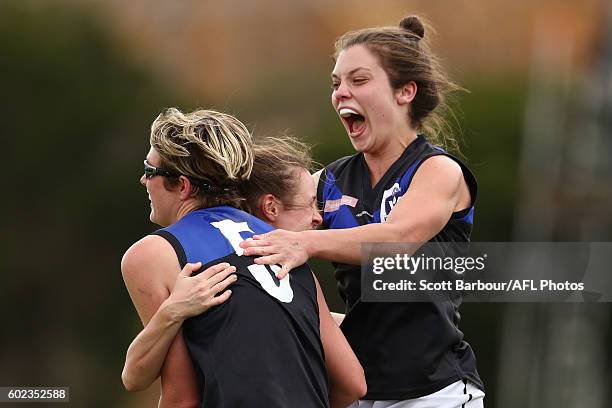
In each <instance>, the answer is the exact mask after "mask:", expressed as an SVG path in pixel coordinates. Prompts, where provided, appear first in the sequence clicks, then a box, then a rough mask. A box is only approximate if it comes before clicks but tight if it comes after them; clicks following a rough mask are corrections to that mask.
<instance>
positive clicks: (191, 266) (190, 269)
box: [179, 262, 202, 276]
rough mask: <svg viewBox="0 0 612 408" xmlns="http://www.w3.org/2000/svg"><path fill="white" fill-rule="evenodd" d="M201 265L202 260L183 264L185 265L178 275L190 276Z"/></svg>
mask: <svg viewBox="0 0 612 408" xmlns="http://www.w3.org/2000/svg"><path fill="white" fill-rule="evenodd" d="M201 267H202V262H196V263H188V264H185V267H184V268H183V269H181V272H180V273H179V275H181V276H191V274H192V273H194V272H195V271H197V270H198V269H200V268H201Z"/></svg>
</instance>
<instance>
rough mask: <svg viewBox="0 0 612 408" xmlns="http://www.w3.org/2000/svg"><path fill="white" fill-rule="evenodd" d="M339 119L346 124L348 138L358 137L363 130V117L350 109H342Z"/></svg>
mask: <svg viewBox="0 0 612 408" xmlns="http://www.w3.org/2000/svg"><path fill="white" fill-rule="evenodd" d="M339 113H340V117H341V118H342V120H343V121H344V122H345V123H346V125H347V127H348V129H349V134H350V136H357V135H359V134H360V133H361V132H362V131H363V129H364V128H365V117H364V116H363V115H362V114H360V113H359V112H357V111H355V110H353V109H351V108H342V109H340V111H339Z"/></svg>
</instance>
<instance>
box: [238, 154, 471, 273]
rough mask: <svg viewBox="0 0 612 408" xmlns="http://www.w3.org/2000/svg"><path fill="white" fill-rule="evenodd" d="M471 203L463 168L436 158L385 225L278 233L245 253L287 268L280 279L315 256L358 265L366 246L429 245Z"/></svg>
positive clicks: (253, 244)
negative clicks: (362, 250)
mask: <svg viewBox="0 0 612 408" xmlns="http://www.w3.org/2000/svg"><path fill="white" fill-rule="evenodd" d="M470 202H471V199H470V194H469V190H468V188H467V184H466V183H465V180H464V179H463V173H462V171H461V168H460V166H459V165H458V164H457V163H456V162H454V161H453V160H452V159H449V158H448V157H445V156H434V157H431V158H429V159H427V160H426V161H425V162H423V164H422V165H421V166H420V168H419V169H418V170H417V172H416V174H415V176H414V179H413V180H412V183H411V185H410V189H409V190H408V192H406V194H405V195H404V196H403V197H402V198H401V199H400V200H399V201H398V203H397V205H396V206H395V207H393V210H391V213H390V214H389V218H388V219H387V222H385V223H375V224H368V225H363V226H360V227H355V228H346V229H334V230H315V231H302V232H290V231H283V230H276V231H272V232H269V233H266V234H263V235H261V236H255V237H254V238H255V239H252V240H246V241H244V242H242V243H241V246H242V247H243V248H246V249H245V255H255V256H257V255H261V256H262V257H261V258H257V259H256V260H255V262H256V263H259V264H268V263H276V264H280V265H282V266H283V268H282V270H281V272H280V273H279V274H278V275H279V278H282V277H283V276H284V275H286V274H287V272H288V271H289V270H290V269H292V268H294V267H295V266H298V265H301V264H303V263H304V262H305V261H306V260H307V259H308V258H310V257H318V258H323V259H327V260H330V261H335V262H344V263H349V264H354V265H359V264H360V263H361V245H360V244H361V243H363V242H403V243H415V244H418V243H424V242H427V241H429V240H430V239H431V238H432V237H433V236H435V235H436V234H437V233H438V232H440V231H441V230H442V228H443V227H444V225H445V224H446V223H447V222H448V220H449V219H450V217H451V215H452V213H453V212H454V211H458V210H460V209H463V208H467V207H469V205H470ZM414 214H418V216H414ZM411 215H412V216H411ZM416 249H418V245H416V246H415V248H414V250H416Z"/></svg>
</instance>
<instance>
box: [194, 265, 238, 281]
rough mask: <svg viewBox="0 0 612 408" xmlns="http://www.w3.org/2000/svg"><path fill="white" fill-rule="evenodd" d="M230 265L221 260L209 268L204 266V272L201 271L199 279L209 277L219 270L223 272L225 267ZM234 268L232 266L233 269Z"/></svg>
mask: <svg viewBox="0 0 612 408" xmlns="http://www.w3.org/2000/svg"><path fill="white" fill-rule="evenodd" d="M230 266H231V265H230V264H228V263H227V262H222V263H219V264H216V265H213V266H211V267H209V268H206V270H205V271H204V272H202V273H201V274H200V275H198V276H201V277H202V278H201V279H209V278H210V277H211V276H213V275H216V274H218V273H219V272H223V271H224V270H225V269H227V268H229V267H230ZM235 269H236V268H234V270H235Z"/></svg>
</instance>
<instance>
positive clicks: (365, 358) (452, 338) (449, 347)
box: [317, 136, 484, 400]
mask: <svg viewBox="0 0 612 408" xmlns="http://www.w3.org/2000/svg"><path fill="white" fill-rule="evenodd" d="M437 155H445V156H448V157H450V158H451V159H453V160H454V161H456V162H457V163H458V164H459V165H460V166H461V169H462V170H463V176H464V179H465V181H466V183H467V185H468V188H469V190H470V194H471V198H472V205H471V206H470V207H469V208H466V209H465V210H462V211H459V212H455V213H453V214H452V216H451V218H450V220H449V221H448V223H447V224H446V225H445V226H444V228H443V229H442V231H440V233H438V234H437V235H436V236H435V237H433V238H432V239H431V241H433V242H441V243H461V242H463V243H465V242H469V240H470V234H471V231H472V225H473V220H474V201H475V200H476V192H477V185H476V179H475V178H474V175H473V174H472V173H471V172H470V170H469V169H468V168H467V167H466V166H465V165H464V164H463V163H461V161H459V160H458V159H457V158H455V157H453V156H451V155H449V154H448V153H447V152H445V151H444V150H442V149H440V148H437V147H434V146H432V145H430V144H429V143H428V142H427V141H426V140H425V138H424V137H423V136H418V137H417V139H416V140H414V141H413V142H412V143H411V144H410V145H409V146H408V147H407V148H406V150H405V151H404V152H403V154H402V155H401V157H400V158H399V159H398V160H397V161H396V162H395V163H393V164H392V165H391V167H390V168H389V170H388V171H387V172H386V173H385V174H384V176H383V177H382V178H381V180H380V181H379V182H378V183H377V184H376V185H375V186H374V187H372V183H371V180H370V172H369V170H368V168H367V164H366V162H365V159H364V157H363V154H362V153H358V154H355V155H353V156H349V157H345V158H342V159H339V160H337V161H336V162H334V163H332V164H330V165H329V166H327V167H326V168H325V170H324V171H323V173H322V175H321V178H320V179H319V184H318V188H317V197H318V200H319V202H320V203H321V204H322V208H323V210H324V211H323V226H322V227H323V228H329V229H332V228H333V229H336V228H351V227H357V226H360V225H366V224H371V223H380V222H385V221H386V219H387V217H388V215H389V213H390V212H391V209H392V208H393V206H394V205H395V203H397V201H398V200H399V199H400V198H401V197H402V196H403V195H404V194H406V192H407V191H408V190H409V189H410V182H411V181H412V178H413V177H414V174H415V172H416V171H417V169H418V168H419V166H420V165H421V164H422V163H423V162H424V161H425V160H426V159H428V158H430V157H432V156H437ZM414 216H415V217H418V214H415V215H414ZM431 241H430V242H431ZM458 248H463V249H466V248H467V245H458V246H456V247H453V246H452V244H451V246H450V247H449V249H450V250H451V251H452V250H453V249H455V251H460V250H463V249H458ZM448 255H451V256H452V255H456V256H460V255H461V254H460V253H455V254H448ZM334 266H335V268H336V272H335V276H336V280H337V282H338V289H339V292H340V295H341V296H342V298H343V299H344V301H345V303H346V317H345V319H344V321H343V323H342V326H341V328H342V331H343V332H344V335H345V336H346V338H347V339H348V341H349V343H350V344H351V346H352V348H353V350H354V351H355V354H356V355H357V357H358V358H359V361H360V362H361V364H362V365H363V368H364V370H365V374H366V382H367V384H368V393H367V395H366V396H365V397H363V398H364V399H372V400H404V399H411V398H417V397H421V396H424V395H428V394H431V393H433V392H436V391H439V390H441V389H442V388H444V387H446V386H448V385H450V384H452V383H454V382H456V381H460V380H464V381H470V382H471V383H473V384H474V385H476V386H477V387H479V388H481V389H484V386H483V384H482V381H481V380H480V377H479V375H478V372H477V370H476V358H475V356H474V352H473V351H472V349H471V347H470V345H469V344H468V343H467V342H465V341H464V340H463V333H462V332H461V331H460V330H459V327H458V325H459V319H460V315H459V305H460V304H461V297H460V296H451V297H449V300H448V301H444V302H421V303H390V302H384V303H382V302H381V303H377V302H361V300H360V298H361V275H360V274H361V267H360V266H355V265H348V264H343V263H334Z"/></svg>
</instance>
